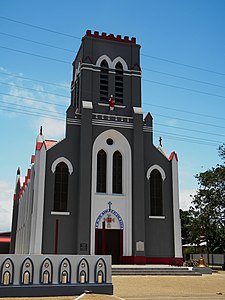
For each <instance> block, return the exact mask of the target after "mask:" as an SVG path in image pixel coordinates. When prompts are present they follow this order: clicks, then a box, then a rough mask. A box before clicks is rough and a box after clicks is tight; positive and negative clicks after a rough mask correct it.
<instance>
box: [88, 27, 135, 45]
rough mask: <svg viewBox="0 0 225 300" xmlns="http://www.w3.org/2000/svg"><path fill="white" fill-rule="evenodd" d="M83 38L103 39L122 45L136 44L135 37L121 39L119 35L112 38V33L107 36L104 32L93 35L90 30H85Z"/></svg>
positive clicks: (96, 32) (95, 32)
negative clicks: (121, 43)
mask: <svg viewBox="0 0 225 300" xmlns="http://www.w3.org/2000/svg"><path fill="white" fill-rule="evenodd" d="M85 36H89V37H94V38H99V39H104V40H109V41H114V42H123V43H128V44H136V38H135V37H132V38H131V39H130V38H129V36H125V37H124V38H122V37H121V35H117V36H114V34H112V33H110V34H108V35H107V34H106V33H105V32H102V34H100V33H99V32H98V31H94V33H91V30H87V31H86V35H85Z"/></svg>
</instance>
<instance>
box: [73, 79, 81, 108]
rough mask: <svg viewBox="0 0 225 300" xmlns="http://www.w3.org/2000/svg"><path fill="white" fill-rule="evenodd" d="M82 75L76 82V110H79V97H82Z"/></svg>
mask: <svg viewBox="0 0 225 300" xmlns="http://www.w3.org/2000/svg"><path fill="white" fill-rule="evenodd" d="M79 85H80V74H79V75H77V78H76V81H75V92H74V93H75V101H74V102H75V103H74V106H75V108H79V97H80V87H79Z"/></svg>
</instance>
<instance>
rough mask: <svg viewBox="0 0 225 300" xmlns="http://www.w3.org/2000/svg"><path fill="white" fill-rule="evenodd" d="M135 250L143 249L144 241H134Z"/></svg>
mask: <svg viewBox="0 0 225 300" xmlns="http://www.w3.org/2000/svg"><path fill="white" fill-rule="evenodd" d="M136 251H145V243H144V242H142V241H138V242H136Z"/></svg>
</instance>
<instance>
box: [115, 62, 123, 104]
mask: <svg viewBox="0 0 225 300" xmlns="http://www.w3.org/2000/svg"><path fill="white" fill-rule="evenodd" d="M115 100H116V103H118V104H122V103H123V66H122V64H121V63H120V62H118V63H117V64H116V76H115Z"/></svg>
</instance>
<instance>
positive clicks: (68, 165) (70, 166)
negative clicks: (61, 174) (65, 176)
mask: <svg viewBox="0 0 225 300" xmlns="http://www.w3.org/2000/svg"><path fill="white" fill-rule="evenodd" d="M61 162H64V163H65V164H66V165H67V167H68V170H69V173H70V175H71V174H72V173H73V165H72V164H71V162H70V161H69V160H68V159H67V158H65V157H63V156H62V157H59V158H57V159H56V160H55V161H54V162H53V163H52V167H51V171H52V173H55V170H56V166H57V165H58V164H59V163H61Z"/></svg>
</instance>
